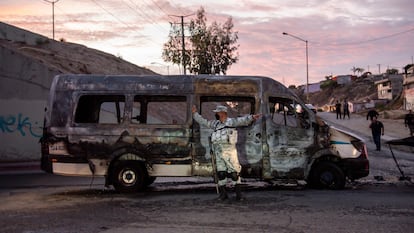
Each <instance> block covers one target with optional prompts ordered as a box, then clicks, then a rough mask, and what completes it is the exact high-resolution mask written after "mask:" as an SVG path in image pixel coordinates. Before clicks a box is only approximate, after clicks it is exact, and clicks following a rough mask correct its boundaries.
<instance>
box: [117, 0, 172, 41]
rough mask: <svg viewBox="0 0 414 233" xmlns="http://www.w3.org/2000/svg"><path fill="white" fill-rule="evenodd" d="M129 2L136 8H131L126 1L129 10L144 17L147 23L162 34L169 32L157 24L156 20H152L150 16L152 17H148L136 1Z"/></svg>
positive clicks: (130, 0)
mask: <svg viewBox="0 0 414 233" xmlns="http://www.w3.org/2000/svg"><path fill="white" fill-rule="evenodd" d="M129 2H130V3H131V4H132V5H133V6H134V7H131V6H130V5H129V4H128V3H126V2H125V1H124V3H125V4H126V5H127V6H128V8H129V9H131V10H132V11H134V12H135V13H136V14H137V15H138V16H140V17H142V18H143V19H144V20H145V21H147V22H148V23H150V24H152V25H155V26H156V27H157V28H158V29H159V30H160V32H162V33H164V32H166V31H167V32H168V31H169V29H165V28H163V27H162V26H161V25H159V24H158V23H157V22H155V21H154V20H152V17H151V16H150V15H148V14H147V13H146V12H145V11H144V10H142V9H141V8H140V7H139V5H138V4H136V3H135V2H134V1H132V0H129ZM149 9H151V10H153V9H152V8H151V7H149ZM153 12H155V11H154V10H153ZM155 13H158V12H155Z"/></svg>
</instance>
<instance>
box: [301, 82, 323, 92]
mask: <svg viewBox="0 0 414 233" xmlns="http://www.w3.org/2000/svg"><path fill="white" fill-rule="evenodd" d="M304 88H305V93H307V92H306V85H304ZM308 88H309V93H315V92H319V91H321V84H320V83H309V85H308Z"/></svg>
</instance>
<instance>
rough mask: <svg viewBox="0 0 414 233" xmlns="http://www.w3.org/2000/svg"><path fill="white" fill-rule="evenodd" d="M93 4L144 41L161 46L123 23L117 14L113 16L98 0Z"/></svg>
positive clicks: (93, 0)
mask: <svg viewBox="0 0 414 233" xmlns="http://www.w3.org/2000/svg"><path fill="white" fill-rule="evenodd" d="M91 1H92V2H93V3H95V5H97V6H98V7H99V8H101V9H102V10H103V11H105V12H106V13H107V14H109V15H111V16H112V17H113V18H114V19H116V20H117V21H118V22H119V23H121V24H123V25H125V26H126V27H127V28H129V29H130V30H132V31H135V32H136V33H137V34H138V35H140V36H141V38H142V39H145V40H146V41H148V42H150V43H153V44H155V45H159V44H157V43H155V42H154V41H153V40H151V39H149V38H148V36H147V35H144V34H142V33H140V32H138V31H137V30H136V29H135V28H133V27H132V26H130V25H129V24H128V23H126V22H124V21H122V20H121V19H120V18H118V17H117V16H116V15H115V14H113V13H112V12H110V11H109V10H107V9H106V8H104V7H103V6H102V5H101V4H99V3H98V2H97V1H96V0H91Z"/></svg>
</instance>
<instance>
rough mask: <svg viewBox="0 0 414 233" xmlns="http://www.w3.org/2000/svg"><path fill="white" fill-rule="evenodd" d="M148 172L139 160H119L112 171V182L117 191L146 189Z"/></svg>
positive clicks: (125, 191) (126, 191) (129, 191)
mask: <svg viewBox="0 0 414 233" xmlns="http://www.w3.org/2000/svg"><path fill="white" fill-rule="evenodd" d="M145 177H146V173H145V170H144V168H143V165H142V164H141V163H140V162H137V161H118V162H117V164H115V167H114V171H113V173H112V184H113V186H114V188H115V190H116V191H118V192H121V193H133V192H138V191H142V190H144V188H145V187H146V186H145V180H146V179H145Z"/></svg>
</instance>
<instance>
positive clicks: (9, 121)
mask: <svg viewBox="0 0 414 233" xmlns="http://www.w3.org/2000/svg"><path fill="white" fill-rule="evenodd" d="M0 133H18V134H20V135H21V136H23V137H26V136H32V137H36V138H40V137H41V136H42V127H41V126H40V125H39V124H38V122H37V121H36V122H32V121H31V120H30V118H29V117H27V116H24V115H23V114H22V113H19V114H17V115H8V116H1V115H0Z"/></svg>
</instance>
